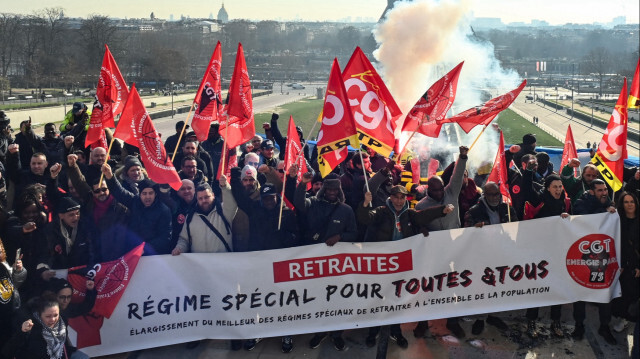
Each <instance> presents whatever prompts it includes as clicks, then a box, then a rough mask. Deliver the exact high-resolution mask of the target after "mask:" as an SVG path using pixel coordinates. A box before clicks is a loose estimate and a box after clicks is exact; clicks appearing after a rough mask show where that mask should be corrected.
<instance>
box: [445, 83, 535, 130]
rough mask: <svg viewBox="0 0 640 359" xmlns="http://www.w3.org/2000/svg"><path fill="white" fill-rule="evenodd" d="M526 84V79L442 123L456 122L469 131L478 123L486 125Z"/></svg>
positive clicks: (509, 103)
mask: <svg viewBox="0 0 640 359" xmlns="http://www.w3.org/2000/svg"><path fill="white" fill-rule="evenodd" d="M526 85H527V80H524V81H522V83H521V84H520V86H518V88H516V89H515V90H513V91H510V92H507V93H506V94H504V95H501V96H498V97H495V98H492V99H491V100H489V101H487V102H485V103H484V104H482V105H481V106H478V107H473V108H470V109H468V110H466V111H464V112H461V113H459V114H457V115H456V116H453V117H449V118H447V119H445V120H444V121H442V123H457V124H459V125H460V127H462V130H464V132H466V133H469V131H471V129H473V128H474V127H476V126H478V125H484V126H487V125H489V123H491V121H493V119H494V118H496V116H498V114H499V113H500V112H502V111H503V110H506V109H507V107H509V106H510V105H511V103H513V101H515V99H516V97H518V95H519V94H520V92H521V91H522V89H523V88H524V87H525V86H526Z"/></svg>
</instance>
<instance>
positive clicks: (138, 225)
mask: <svg viewBox="0 0 640 359" xmlns="http://www.w3.org/2000/svg"><path fill="white" fill-rule="evenodd" d="M102 173H103V174H104V178H106V182H107V187H108V188H109V192H111V194H113V196H114V197H115V198H116V199H117V200H118V202H120V203H122V204H123V205H124V206H125V207H127V209H128V210H129V212H130V215H129V223H128V237H129V245H130V246H132V247H135V246H137V245H138V244H140V243H142V242H145V243H146V244H145V247H144V255H155V254H168V253H170V252H171V248H170V245H171V211H170V210H169V207H167V206H166V205H165V204H164V203H162V201H160V199H159V198H158V196H159V193H158V192H159V190H158V185H157V184H156V183H154V182H153V181H151V180H149V179H143V180H141V181H140V182H138V190H139V193H140V194H139V195H136V194H134V193H132V192H130V191H127V190H126V189H125V188H124V187H123V186H122V185H121V184H120V182H119V181H118V179H117V178H116V176H114V175H113V172H111V166H109V164H107V163H105V164H103V165H102Z"/></svg>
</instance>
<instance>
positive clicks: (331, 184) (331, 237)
mask: <svg viewBox="0 0 640 359" xmlns="http://www.w3.org/2000/svg"><path fill="white" fill-rule="evenodd" d="M311 178H313V175H312V174H311V173H310V172H307V173H305V174H304V175H302V180H301V181H300V184H299V185H298V187H297V188H296V193H295V197H294V205H295V208H296V210H297V211H298V213H299V214H300V216H302V219H301V220H302V222H303V223H304V225H303V226H302V227H303V228H304V230H303V233H302V237H301V244H303V245H309V244H317V243H325V244H326V245H327V246H333V245H334V244H336V243H338V242H339V241H343V242H354V241H355V240H356V238H357V232H358V231H357V226H356V218H355V215H354V213H353V210H352V209H351V207H349V206H348V205H346V204H345V203H344V193H343V192H342V188H341V186H340V180H339V179H338V178H337V176H334V175H329V176H327V177H326V178H325V180H324V182H323V184H322V188H321V189H320V191H318V194H316V195H315V196H314V197H310V198H307V196H306V195H307V183H309V182H310V181H311ZM326 337H327V333H317V334H315V335H314V336H313V338H311V341H310V342H309V347H310V348H311V349H315V348H317V347H318V346H319V345H320V343H322V341H323V340H324V339H325V338H326ZM331 338H332V339H333V344H334V347H335V348H336V350H338V351H342V350H344V349H345V342H344V339H343V338H342V331H336V332H332V333H331Z"/></svg>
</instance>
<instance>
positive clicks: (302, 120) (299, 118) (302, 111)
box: [255, 99, 324, 137]
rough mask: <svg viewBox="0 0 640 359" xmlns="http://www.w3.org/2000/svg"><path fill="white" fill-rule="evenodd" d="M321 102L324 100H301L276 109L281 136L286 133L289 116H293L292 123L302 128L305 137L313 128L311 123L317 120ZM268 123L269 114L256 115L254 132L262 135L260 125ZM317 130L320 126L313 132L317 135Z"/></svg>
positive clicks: (269, 119)
mask: <svg viewBox="0 0 640 359" xmlns="http://www.w3.org/2000/svg"><path fill="white" fill-rule="evenodd" d="M323 101H324V100H317V99H313V100H312V99H303V100H300V101H296V102H292V103H288V104H286V105H283V106H280V107H279V108H277V109H276V110H275V112H277V113H278V115H280V120H279V121H278V125H279V126H280V131H282V132H283V135H285V134H284V133H285V132H286V131H287V124H288V123H289V122H288V121H289V116H293V121H294V122H295V123H296V126H300V127H302V131H303V132H304V136H305V137H307V135H308V134H309V131H310V130H311V127H313V122H314V121H315V120H316V119H317V118H318V114H320V111H322V103H323ZM270 121H271V112H263V113H258V114H256V115H255V123H256V132H258V133H264V131H263V130H262V124H263V123H265V122H270ZM318 130H320V125H317V126H316V129H315V130H314V132H316V133H317V132H318ZM316 133H314V134H313V136H312V137H315V135H316Z"/></svg>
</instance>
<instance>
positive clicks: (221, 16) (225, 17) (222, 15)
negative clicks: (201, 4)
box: [218, 3, 229, 24]
mask: <svg viewBox="0 0 640 359" xmlns="http://www.w3.org/2000/svg"><path fill="white" fill-rule="evenodd" d="M218 21H219V22H220V23H222V24H224V23H226V22H229V14H227V10H225V8H224V3H222V7H221V8H220V10H219V11H218Z"/></svg>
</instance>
